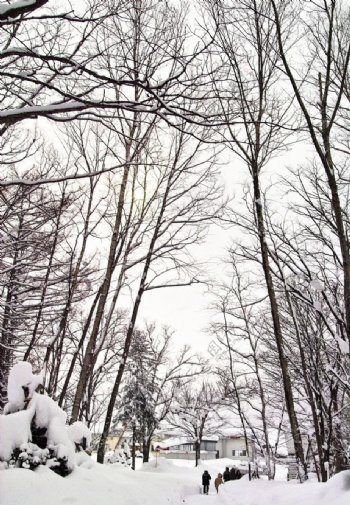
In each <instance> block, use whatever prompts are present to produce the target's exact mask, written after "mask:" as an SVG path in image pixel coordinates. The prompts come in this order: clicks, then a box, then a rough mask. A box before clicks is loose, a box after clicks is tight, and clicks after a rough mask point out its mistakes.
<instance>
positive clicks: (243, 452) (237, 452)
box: [232, 449, 247, 457]
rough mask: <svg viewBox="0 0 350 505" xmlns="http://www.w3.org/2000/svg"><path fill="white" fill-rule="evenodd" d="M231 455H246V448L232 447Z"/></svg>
mask: <svg viewBox="0 0 350 505" xmlns="http://www.w3.org/2000/svg"><path fill="white" fill-rule="evenodd" d="M232 456H236V457H239V456H247V451H246V449H234V450H233V451H232Z"/></svg>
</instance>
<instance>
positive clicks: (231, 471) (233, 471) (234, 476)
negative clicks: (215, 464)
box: [224, 466, 236, 482]
mask: <svg viewBox="0 0 350 505" xmlns="http://www.w3.org/2000/svg"><path fill="white" fill-rule="evenodd" d="M224 479H225V474H224ZM230 480H236V469H235V467H234V466H233V467H232V468H231V470H230ZM225 482H226V479H225Z"/></svg>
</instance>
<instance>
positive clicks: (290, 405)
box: [251, 165, 307, 475]
mask: <svg viewBox="0 0 350 505" xmlns="http://www.w3.org/2000/svg"><path fill="white" fill-rule="evenodd" d="M251 169H252V177H253V189H254V202H255V211H256V219H257V230H258V235H259V242H260V251H261V258H262V266H263V271H264V276H265V281H266V287H267V292H268V296H269V301H270V309H271V316H272V321H273V330H274V337H275V341H276V345H277V352H278V358H279V362H280V366H281V373H282V380H283V390H284V396H285V400H286V408H287V413H288V417H289V422H290V427H291V432H292V437H293V442H294V448H295V455H296V459H297V461H298V462H299V463H300V464H301V465H302V466H303V468H304V472H305V475H307V468H306V464H305V458H304V451H303V445H302V439H301V434H300V429H299V423H298V419H297V415H296V411H295V405H294V396H293V390H292V383H291V379H290V374H289V366H288V360H287V358H286V355H285V350H284V343H283V335H282V329H281V321H280V316H279V309H278V304H277V298H276V292H275V288H274V285H273V280H272V275H271V268H270V262H269V250H268V245H267V242H266V232H265V223H264V214H263V206H262V195H261V191H260V183H259V168H258V166H256V165H255V166H254V165H252V167H251Z"/></svg>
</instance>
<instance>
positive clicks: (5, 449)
mask: <svg viewBox="0 0 350 505" xmlns="http://www.w3.org/2000/svg"><path fill="white" fill-rule="evenodd" d="M32 417H33V412H32V411H31V410H23V411H21V412H15V413H14V414H11V415H9V416H0V461H1V460H3V461H7V460H9V459H10V457H11V454H12V452H13V451H14V449H15V448H16V447H21V445H23V444H25V443H27V442H28V441H29V440H30V439H31V432H30V423H31V420H32ZM0 503H1V501H0Z"/></svg>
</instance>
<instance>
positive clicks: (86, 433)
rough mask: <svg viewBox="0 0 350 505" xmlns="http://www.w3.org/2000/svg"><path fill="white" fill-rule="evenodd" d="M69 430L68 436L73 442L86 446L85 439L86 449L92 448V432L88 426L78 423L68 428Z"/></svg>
mask: <svg viewBox="0 0 350 505" xmlns="http://www.w3.org/2000/svg"><path fill="white" fill-rule="evenodd" d="M67 430H68V436H69V438H70V440H71V441H72V442H74V443H75V444H77V445H80V446H84V439H85V445H86V447H85V448H87V447H90V445H91V431H90V430H89V428H88V427H87V426H86V424H84V423H82V422H81V421H76V422H75V423H73V424H71V425H70V426H68V427H67Z"/></svg>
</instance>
